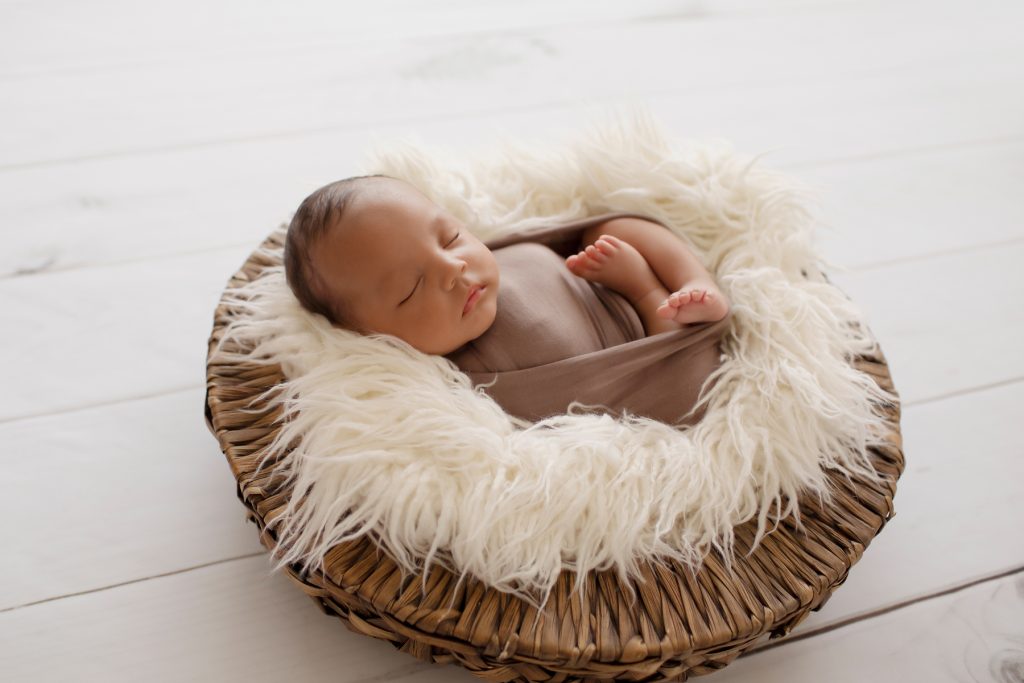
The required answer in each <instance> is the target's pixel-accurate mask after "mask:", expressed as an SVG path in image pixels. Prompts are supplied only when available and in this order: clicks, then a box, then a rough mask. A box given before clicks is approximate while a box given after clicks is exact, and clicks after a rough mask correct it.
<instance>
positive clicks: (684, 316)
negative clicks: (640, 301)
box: [656, 280, 729, 324]
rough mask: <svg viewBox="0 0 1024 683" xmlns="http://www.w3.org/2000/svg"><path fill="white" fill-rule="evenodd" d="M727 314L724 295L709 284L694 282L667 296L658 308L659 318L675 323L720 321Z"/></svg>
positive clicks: (727, 308) (727, 303) (727, 305)
mask: <svg viewBox="0 0 1024 683" xmlns="http://www.w3.org/2000/svg"><path fill="white" fill-rule="evenodd" d="M728 312H729V302H728V301H727V300H726V298H725V295H723V294H722V292H721V291H720V290H719V289H718V287H716V286H715V285H714V283H711V282H702V281H698V280H695V281H693V282H688V283H686V284H685V285H683V286H682V288H680V289H679V291H677V292H673V293H672V294H669V296H668V298H667V299H665V301H664V303H662V304H661V306H659V307H658V310H657V311H656V313H657V314H658V316H659V317H662V318H666V319H668V320H674V321H676V322H677V323H684V324H685V323H703V322H715V321H716V320H721V319H722V318H724V317H725V316H726V314H727V313H728Z"/></svg>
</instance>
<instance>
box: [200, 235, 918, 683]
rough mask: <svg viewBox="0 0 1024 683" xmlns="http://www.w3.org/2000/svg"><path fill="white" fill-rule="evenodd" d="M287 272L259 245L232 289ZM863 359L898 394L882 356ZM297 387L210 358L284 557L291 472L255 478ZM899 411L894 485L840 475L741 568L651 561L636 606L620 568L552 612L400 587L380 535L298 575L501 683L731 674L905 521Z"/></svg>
mask: <svg viewBox="0 0 1024 683" xmlns="http://www.w3.org/2000/svg"><path fill="white" fill-rule="evenodd" d="M282 239H283V232H281V231H275V232H274V233H272V234H271V235H270V236H269V237H268V238H267V239H266V240H265V241H264V243H263V245H262V246H263V247H273V248H277V249H279V248H281V246H282ZM277 265H280V263H279V262H272V261H269V260H268V257H266V256H263V255H261V254H260V253H259V251H257V252H254V254H253V255H252V256H251V257H250V258H249V260H248V261H247V262H246V263H245V264H244V266H243V267H242V269H241V270H240V271H239V272H238V273H236V274H235V275H234V276H233V277H232V278H231V280H230V281H229V283H228V286H227V289H228V290H229V291H230V290H231V289H233V288H236V287H239V286H240V285H241V284H244V283H245V282H248V281H250V280H252V279H254V278H256V277H258V276H259V274H260V273H261V271H263V270H264V269H265V268H267V267H270V266H277ZM230 315H231V311H230V310H229V308H228V306H227V305H226V304H225V303H224V302H222V303H221V304H220V305H219V306H218V307H217V310H216V312H215V314H214V326H213V332H212V334H211V337H210V343H209V350H210V351H212V350H213V348H214V345H215V344H216V343H217V341H219V339H220V337H221V334H222V332H223V329H224V327H225V325H226V324H227V323H228V322H229V316H230ZM229 344H230V342H229ZM876 348H877V345H876ZM855 363H856V367H857V368H859V369H860V370H862V371H864V372H866V373H869V374H870V375H871V376H872V377H873V378H874V379H875V381H876V382H877V383H878V384H879V386H881V387H882V388H884V389H887V390H889V391H891V392H893V394H894V395H895V390H894V387H893V386H892V380H891V378H890V376H889V371H888V366H887V365H886V361H885V358H884V356H883V355H882V353H881V350H878V352H877V356H875V357H862V358H858V359H856V360H855ZM284 379H285V378H284V376H283V375H282V373H281V371H280V368H279V367H277V366H268V365H263V364H258V363H242V364H237V363H236V364H222V363H218V362H216V361H215V360H212V359H210V358H209V356H208V359H207V393H206V406H205V412H206V420H207V425H208V426H209V428H210V431H211V432H212V433H213V434H214V435H215V436H216V437H217V440H218V442H219V443H220V446H221V450H222V451H223V452H224V454H225V455H226V456H227V460H228V464H229V465H230V466H231V471H232V472H233V473H234V475H235V479H236V480H237V482H238V489H237V493H238V497H239V498H240V499H241V501H242V503H243V504H244V505H245V506H246V508H248V510H249V513H248V518H249V519H250V520H251V521H253V522H254V523H255V524H256V525H257V527H258V528H259V530H260V540H261V542H262V543H263V544H264V545H265V546H266V547H267V548H268V549H270V550H271V552H274V550H275V549H276V548H277V539H276V537H275V534H274V533H273V531H272V530H270V529H267V528H266V524H267V523H269V522H270V521H272V520H273V519H274V517H275V516H277V515H278V514H280V512H281V511H282V510H283V508H284V506H285V504H286V502H287V500H288V498H289V496H290V495H291V491H290V490H289V489H287V488H284V487H282V486H281V485H280V484H281V481H282V480H283V478H284V477H283V476H280V475H275V473H274V471H273V467H272V466H269V467H268V466H264V468H263V469H262V470H261V471H260V472H259V473H258V474H255V473H254V472H255V470H256V467H257V465H258V463H259V462H260V460H261V458H262V456H263V455H264V449H265V448H266V446H267V445H268V444H269V443H270V441H271V439H272V438H273V436H274V434H275V432H276V430H277V425H276V422H277V420H278V419H279V418H280V410H279V409H276V410H269V409H268V408H267V406H265V405H264V406H262V409H261V404H260V402H259V400H258V398H257V397H258V396H259V394H261V393H262V392H264V391H267V390H268V389H272V388H273V387H274V386H275V385H277V384H279V383H280V382H282V381H284ZM264 402H265V401H264ZM886 411H887V417H888V419H889V421H890V422H889V424H890V427H891V429H890V431H889V433H888V434H887V436H886V446H885V447H884V448H877V449H872V451H871V457H872V460H873V462H874V464H875V467H876V469H877V470H878V471H879V472H880V473H882V474H883V475H886V479H887V482H886V484H884V485H881V486H879V485H877V484H874V485H873V484H871V483H869V482H867V481H863V480H859V479H856V478H854V479H852V480H851V481H849V482H848V481H847V479H846V477H844V476H841V475H832V476H830V480H831V482H832V484H833V485H834V495H833V503H832V505H831V506H830V507H828V508H822V507H821V506H820V505H818V504H817V501H816V500H815V499H808V500H802V501H801V505H800V514H801V520H802V522H803V526H804V529H805V530H804V531H797V530H796V529H795V528H794V526H793V524H792V522H791V520H787V521H786V522H784V523H782V524H780V525H779V526H778V528H777V529H775V530H774V531H773V532H771V533H769V534H768V535H766V536H765V537H763V539H762V540H761V543H760V545H759V546H758V547H757V549H756V550H755V551H754V552H753V553H752V554H750V556H749V557H744V555H746V553H747V551H748V550H749V549H750V547H751V545H752V542H753V539H754V531H755V528H756V523H755V520H751V521H750V522H749V523H747V524H743V525H741V526H739V527H737V528H736V530H735V532H736V542H735V547H736V557H735V559H734V560H733V564H732V567H733V573H732V574H730V573H729V572H727V570H726V569H725V567H724V564H723V563H722V562H721V560H720V558H718V557H717V556H716V555H714V554H712V555H709V556H707V558H706V559H705V560H704V564H703V566H702V567H701V569H700V571H698V572H696V573H693V572H691V571H690V570H689V569H687V568H686V567H685V566H683V565H681V564H677V563H675V562H671V561H666V562H663V563H657V564H654V563H645V564H642V565H641V567H642V570H643V577H644V581H643V582H639V581H637V582H634V583H633V588H634V590H635V592H636V595H637V599H636V601H635V602H632V604H631V600H630V591H629V589H628V587H626V586H624V585H623V583H622V579H620V578H619V577H618V575H617V574H615V573H613V572H610V571H608V572H598V571H593V572H591V573H590V574H589V575H587V577H586V586H585V590H584V592H583V594H582V596H580V595H578V594H575V593H574V592H573V590H572V581H573V574H572V572H570V571H568V570H566V571H563V572H562V575H561V576H560V577H559V581H558V584H557V585H556V586H555V588H554V589H553V591H552V593H551V598H550V600H548V602H547V603H546V604H545V606H544V609H543V611H542V614H540V615H537V613H536V610H535V609H534V608H533V607H531V606H530V605H528V604H526V603H524V602H523V601H521V600H519V599H518V598H515V597H513V596H509V595H508V594H506V593H501V592H499V591H497V590H494V589H492V588H489V587H488V586H486V585H484V584H483V583H481V582H480V581H478V580H476V579H473V578H472V577H467V578H466V579H465V580H464V581H463V582H462V583H461V585H459V586H458V587H457V588H456V584H457V581H456V578H457V577H456V576H455V575H453V574H452V573H450V572H448V571H446V570H444V569H443V568H441V567H439V566H435V567H433V568H432V569H431V571H430V574H429V575H428V577H427V582H426V591H425V592H424V591H423V588H422V584H421V580H420V578H419V577H413V578H414V579H415V580H410V577H405V579H406V580H405V581H403V577H402V575H401V571H400V569H399V567H398V565H396V563H395V562H394V561H393V560H392V559H391V558H390V557H389V556H387V554H386V553H384V551H383V550H382V548H381V547H380V546H378V545H377V544H376V543H374V541H373V540H372V539H371V538H367V537H362V538H360V539H358V540H354V541H351V542H345V543H341V544H339V545H337V546H335V547H334V548H333V549H332V550H331V551H330V552H329V553H328V554H327V557H326V559H325V563H324V570H323V571H318V572H315V573H312V574H309V575H307V576H305V577H301V574H300V572H299V569H298V567H297V566H293V567H289V568H288V570H287V573H288V575H289V577H290V578H291V579H292V580H293V581H294V582H295V583H296V584H297V585H298V586H299V587H300V588H301V589H302V590H303V591H304V592H305V593H306V594H307V595H309V596H310V597H311V598H312V599H313V600H314V601H315V602H316V603H317V605H319V606H320V608H321V609H322V610H323V611H324V612H325V613H327V614H331V615H337V616H339V617H341V619H342V620H343V621H344V622H345V624H346V625H347V626H348V627H349V628H350V629H351V630H353V631H355V632H357V633H362V634H365V635H368V636H372V637H374V638H382V639H385V640H387V641H389V642H390V643H391V644H392V645H394V646H395V647H396V648H397V649H399V650H401V651H403V652H408V653H410V654H412V655H414V656H415V657H417V658H419V659H421V660H423V661H426V662H436V663H441V664H449V663H454V664H460V665H461V666H463V667H465V668H466V669H468V670H469V671H470V672H472V673H473V674H475V675H477V676H480V677H481V678H485V679H487V680H488V681H492V682H495V683H497V682H500V681H513V680H520V681H552V682H553V681H599V680H601V681H607V680H613V679H618V680H629V681H683V680H686V678H687V677H688V676H690V675H699V674H706V673H709V672H712V671H716V670H718V669H721V668H722V667H724V666H726V665H727V664H728V663H729V662H731V661H732V660H733V659H735V658H736V657H737V656H738V655H740V654H741V653H742V652H744V651H745V650H747V649H749V648H750V647H752V646H753V645H755V644H756V643H758V641H761V640H765V639H768V638H776V637H780V636H783V635H786V634H787V633H789V632H790V630H791V629H792V628H793V627H794V626H796V625H797V624H798V623H800V621H801V620H803V619H804V618H805V617H806V616H807V615H808V613H809V612H810V611H812V610H817V609H819V608H821V606H822V605H823V604H824V603H825V601H826V600H827V599H828V598H829V596H830V595H831V594H832V591H833V590H835V588H836V587H837V586H839V585H840V584H842V583H843V581H845V580H846V576H847V573H848V572H849V570H850V567H851V566H852V565H853V564H854V563H855V562H856V561H857V560H858V559H860V556H861V554H862V553H863V552H864V549H865V548H866V547H867V545H868V544H869V543H870V542H871V540H872V539H873V538H874V537H875V535H876V534H877V533H878V532H879V531H880V530H881V529H882V527H883V526H884V525H885V523H886V521H888V520H889V519H890V518H891V517H892V515H893V506H892V499H893V496H894V495H895V492H896V481H897V479H898V478H899V476H900V474H901V473H902V471H903V452H902V442H901V438H900V434H899V418H900V407H899V404H898V403H896V404H892V405H889V406H886ZM784 502H785V501H784ZM300 577H301V578H300ZM453 592H454V593H455V594H454V595H453ZM449 604H450V605H451V608H450V609H449V608H448V605H449ZM536 617H539V618H538V619H535V618H536ZM535 621H536V625H535Z"/></svg>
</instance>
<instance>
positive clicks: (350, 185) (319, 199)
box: [284, 174, 390, 332]
mask: <svg viewBox="0 0 1024 683" xmlns="http://www.w3.org/2000/svg"><path fill="white" fill-rule="evenodd" d="M389 177H390V176H386V175H380V174H376V175H362V176H353V177H351V178H344V179H342V180H337V181H335V182H333V183H330V184H328V185H324V186H323V187H321V188H320V189H319V190H316V191H315V192H313V193H312V194H311V195H309V196H308V197H306V198H305V199H303V200H302V203H301V204H299V208H298V209H297V210H296V211H295V215H294V216H293V217H292V222H291V224H290V225H289V226H288V233H287V235H286V237H285V240H284V272H285V277H286V278H287V280H288V286H289V287H291V290H292V292H293V293H294V294H295V298H297V299H298V300H299V303H300V304H302V306H303V308H305V309H306V310H309V311H312V312H313V313H319V314H320V315H322V316H324V317H325V318H327V320H329V321H330V322H331V324H332V325H334V326H335V327H341V328H344V329H347V330H353V331H357V332H359V331H361V330H360V329H359V326H358V325H357V323H356V321H355V318H354V316H353V315H352V313H351V311H350V310H349V308H348V306H347V305H346V304H345V303H343V302H340V301H336V300H335V298H332V297H329V296H327V285H326V284H325V282H324V279H323V278H322V277H321V276H320V274H319V273H317V272H316V270H315V269H314V268H313V263H312V261H311V259H310V252H311V251H312V249H313V247H314V246H315V245H316V243H317V242H318V241H320V240H321V239H322V238H323V237H324V236H325V235H326V234H327V230H328V229H329V228H330V226H331V225H334V224H336V223H337V222H338V221H340V220H341V217H342V215H343V214H344V212H345V207H347V206H348V204H349V202H350V201H351V200H352V198H353V197H354V196H356V195H357V194H358V193H359V190H360V186H361V185H363V184H364V182H363V181H365V180H366V179H368V178H389Z"/></svg>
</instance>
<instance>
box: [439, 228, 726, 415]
mask: <svg viewBox="0 0 1024 683" xmlns="http://www.w3.org/2000/svg"><path fill="white" fill-rule="evenodd" d="M622 216H633V217H637V218H643V219H645V220H653V219H651V218H648V217H647V216H643V215H640V214H633V213H623V212H617V213H607V214H602V215H599V216H590V217H588V218H584V219H580V220H577V221H572V222H570V223H565V224H562V225H557V226H552V227H544V228H540V229H534V230H524V231H520V232H516V233H511V234H507V235H502V236H501V237H499V238H495V239H492V240H489V241H487V242H485V244H486V245H487V246H488V247H489V248H490V249H491V250H492V251H493V252H494V256H495V259H496V260H497V261H498V266H499V269H500V280H499V285H498V300H497V315H496V317H495V319H494V323H493V324H492V325H491V327H490V328H488V329H487V331H486V332H484V333H483V334H482V335H480V336H479V337H477V338H476V339H474V340H472V341H470V342H468V343H466V344H464V345H463V346H461V347H459V348H458V349H456V350H455V351H452V352H451V353H449V354H447V355H446V356H445V358H447V359H449V360H451V361H452V362H453V363H455V365H456V366H458V367H459V369H460V370H462V371H463V372H465V373H466V374H467V375H468V376H469V378H470V380H471V381H472V383H473V385H474V386H476V385H479V384H487V383H489V382H491V381H492V380H495V379H497V381H496V382H495V383H494V384H493V385H491V386H490V387H485V388H484V391H486V392H487V393H488V394H489V395H490V396H491V397H492V398H494V400H495V401H497V402H498V404H499V405H501V407H502V409H504V410H505V412H507V413H509V414H511V415H516V416H518V417H522V418H524V419H526V420H529V421H531V422H535V421H537V420H540V419H542V418H544V417H547V416H550V415H558V414H564V413H565V412H566V411H567V410H568V408H569V404H570V403H572V402H573V401H579V402H580V403H583V404H586V405H587V406H589V407H591V409H592V410H595V411H597V412H605V413H609V414H611V415H613V416H621V415H622V414H623V413H624V412H629V413H632V414H634V415H642V416H645V417H650V418H654V419H656V420H659V421H661V422H665V423H666V424H679V425H692V424H694V423H696V422H697V421H698V420H700V418H701V417H702V416H703V413H704V409H703V407H702V409H701V410H700V411H698V412H697V413H695V414H694V415H692V416H690V417H689V418H688V419H686V420H685V421H683V420H682V419H681V418H682V417H683V416H684V415H685V414H686V413H687V412H688V411H689V410H690V409H691V408H693V406H694V405H695V404H696V403H697V400H698V398H699V396H700V388H701V385H702V384H703V383H704V381H705V380H706V379H707V378H708V375H710V374H711V373H712V372H713V371H714V370H715V368H717V367H718V365H719V363H720V359H719V354H720V351H719V348H718V341H719V340H720V338H721V336H722V334H723V333H724V332H725V330H726V329H727V328H728V325H729V318H730V316H726V317H725V318H724V319H722V320H719V321H717V322H714V323H696V324H691V325H686V326H684V327H683V328H682V329H680V330H677V331H673V332H664V333H661V334H657V335H654V336H652V337H647V336H645V333H644V327H643V323H642V322H641V320H640V316H639V315H638V314H637V312H636V310H635V309H634V308H633V306H632V304H630V303H629V301H628V300H626V298H625V297H623V296H622V295H620V294H619V293H617V292H615V291H613V290H611V289H609V288H607V287H604V286H603V285H600V284H597V283H592V282H590V281H589V280H586V279H584V278H581V277H578V276H576V275H574V274H573V273H572V271H570V270H569V269H568V267H566V265H565V258H566V257H567V256H569V255H570V254H574V253H577V252H578V251H579V250H580V244H581V240H582V237H583V231H584V230H585V229H586V228H588V227H590V226H592V225H595V224H599V223H603V222H605V221H608V220H610V219H612V218H617V217H622ZM655 222H658V221H655ZM659 224H660V223H659ZM666 229H667V228H666Z"/></svg>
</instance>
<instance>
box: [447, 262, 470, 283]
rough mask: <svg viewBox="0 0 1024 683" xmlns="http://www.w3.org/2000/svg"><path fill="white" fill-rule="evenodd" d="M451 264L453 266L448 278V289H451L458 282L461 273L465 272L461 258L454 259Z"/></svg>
mask: <svg viewBox="0 0 1024 683" xmlns="http://www.w3.org/2000/svg"><path fill="white" fill-rule="evenodd" d="M453 265H454V268H453V269H452V270H451V271H450V276H449V278H448V289H453V288H454V287H455V285H456V284H457V283H458V282H459V278H460V277H462V274H463V273H464V272H466V267H467V266H466V262H465V261H463V260H462V259H456V260H455V261H454V264H453Z"/></svg>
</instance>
